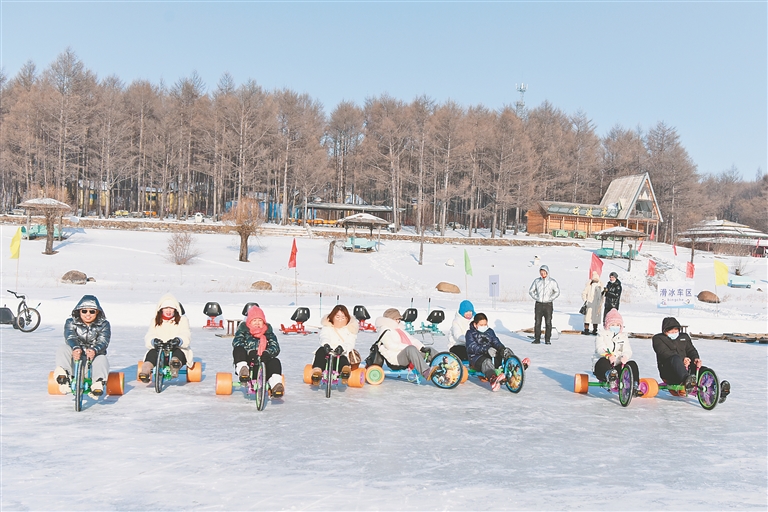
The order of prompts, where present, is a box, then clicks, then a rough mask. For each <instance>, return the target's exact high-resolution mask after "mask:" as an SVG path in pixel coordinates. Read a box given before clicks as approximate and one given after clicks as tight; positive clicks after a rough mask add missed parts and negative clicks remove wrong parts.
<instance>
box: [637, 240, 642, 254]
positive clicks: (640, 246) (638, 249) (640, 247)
mask: <svg viewBox="0 0 768 512" xmlns="http://www.w3.org/2000/svg"><path fill="white" fill-rule="evenodd" d="M642 250H643V241H642V240H640V245H639V246H638V248H637V252H640V251H642Z"/></svg>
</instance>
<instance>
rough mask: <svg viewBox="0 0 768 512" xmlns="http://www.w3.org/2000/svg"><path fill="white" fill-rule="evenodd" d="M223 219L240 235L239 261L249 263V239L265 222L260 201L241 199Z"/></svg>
mask: <svg viewBox="0 0 768 512" xmlns="http://www.w3.org/2000/svg"><path fill="white" fill-rule="evenodd" d="M223 218H224V222H226V223H227V224H229V225H231V226H234V230H235V231H236V232H237V234H238V235H240V253H239V255H238V260H239V261H246V262H247V261H248V238H250V237H251V235H255V234H256V233H257V232H258V230H259V226H261V223H262V222H263V220H264V216H263V215H262V213H261V209H260V208H259V203H258V201H255V200H253V199H249V198H245V199H241V200H240V201H238V203H237V205H236V206H235V207H233V208H232V209H231V210H230V211H229V212H228V213H226V214H225V215H224V217H223Z"/></svg>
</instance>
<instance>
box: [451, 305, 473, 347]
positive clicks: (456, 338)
mask: <svg viewBox="0 0 768 512" xmlns="http://www.w3.org/2000/svg"><path fill="white" fill-rule="evenodd" d="M473 316H475V306H474V305H473V304H472V303H471V302H470V301H468V300H463V301H461V304H459V310H458V311H457V312H456V316H455V317H454V318H453V323H452V324H451V330H450V331H448V350H449V351H450V352H451V353H453V354H456V355H457V356H459V359H461V360H462V361H468V360H469V359H468V357H467V346H466V340H465V338H464V336H465V334H466V333H467V331H468V330H469V324H470V323H471V322H472V317H473Z"/></svg>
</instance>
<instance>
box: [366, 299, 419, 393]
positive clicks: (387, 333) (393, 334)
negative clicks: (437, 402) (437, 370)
mask: <svg viewBox="0 0 768 512" xmlns="http://www.w3.org/2000/svg"><path fill="white" fill-rule="evenodd" d="M402 319H403V316H402V315H401V314H400V311H398V310H397V309H395V308H389V309H388V310H386V311H384V316H381V317H379V318H377V319H376V322H374V324H375V325H376V330H377V331H379V332H380V333H381V337H380V338H379V354H381V356H382V357H383V358H384V359H385V360H386V361H387V364H388V365H389V367H390V368H396V367H398V366H408V365H409V364H412V365H413V368H414V369H415V370H416V371H417V372H419V373H420V374H422V375H423V376H424V377H425V378H426V379H427V380H429V371H430V367H429V363H427V361H426V360H425V358H424V354H427V357H428V356H429V351H428V350H427V349H426V348H425V347H424V344H423V343H421V342H420V341H419V340H417V339H416V338H413V337H412V336H410V335H409V334H408V333H407V332H405V331H404V330H403V329H401V328H400V320H402Z"/></svg>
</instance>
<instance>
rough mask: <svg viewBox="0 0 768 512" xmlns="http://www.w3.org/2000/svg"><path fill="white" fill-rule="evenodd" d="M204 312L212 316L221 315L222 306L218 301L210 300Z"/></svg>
mask: <svg viewBox="0 0 768 512" xmlns="http://www.w3.org/2000/svg"><path fill="white" fill-rule="evenodd" d="M203 314H204V315H205V316H210V317H216V316H221V306H219V303H218V302H208V303H206V305H205V307H204V308H203Z"/></svg>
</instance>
